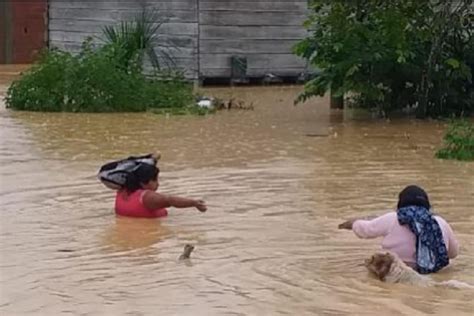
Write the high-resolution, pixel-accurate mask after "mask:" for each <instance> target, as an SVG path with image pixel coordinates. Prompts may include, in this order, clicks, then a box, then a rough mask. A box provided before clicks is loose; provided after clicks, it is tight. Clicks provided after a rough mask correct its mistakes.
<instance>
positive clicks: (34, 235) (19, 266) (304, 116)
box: [0, 87, 474, 315]
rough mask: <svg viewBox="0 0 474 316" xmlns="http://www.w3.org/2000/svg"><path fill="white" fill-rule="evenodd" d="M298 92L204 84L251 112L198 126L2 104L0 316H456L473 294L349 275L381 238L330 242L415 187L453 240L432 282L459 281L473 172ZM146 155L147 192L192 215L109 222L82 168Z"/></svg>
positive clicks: (468, 240)
mask: <svg viewBox="0 0 474 316" xmlns="http://www.w3.org/2000/svg"><path fill="white" fill-rule="evenodd" d="M299 90H300V87H272V88H235V89H228V88H213V89H208V90H207V91H206V92H207V93H211V94H214V95H217V96H221V97H231V96H237V97H239V98H242V99H244V100H246V101H247V102H251V101H253V102H254V104H255V110H254V111H222V112H220V113H218V114H216V115H212V116H206V117H190V116H182V117H166V116H158V115H153V114H63V113H49V114H45V113H19V112H11V111H8V110H5V109H4V108H2V109H1V110H0V135H1V141H0V180H1V181H0V199H1V205H2V207H1V212H0V221H1V232H0V233H1V234H0V235H1V245H0V250H1V253H0V255H1V257H0V266H1V268H0V269H1V270H0V272H1V276H0V282H1V288H0V290H1V295H0V314H2V315H426V314H429V315H431V314H436V315H470V314H472V312H473V310H474V303H473V299H474V291H471V290H453V289H441V288H418V287H414V286H406V285H388V284H383V283H381V282H379V281H377V280H375V279H373V278H372V277H370V276H369V275H368V274H367V272H366V271H365V269H364V267H362V266H361V263H362V262H363V260H364V259H365V258H366V257H368V256H369V255H370V254H371V253H372V252H373V251H375V250H377V249H378V247H379V243H380V240H358V239H356V238H355V236H354V235H353V234H352V233H351V232H348V231H338V230H337V224H339V223H340V222H341V221H343V220H344V219H346V218H347V217H353V216H359V215H369V214H381V213H383V212H385V211H387V210H390V209H393V207H394V205H395V203H396V196H397V193H398V192H399V191H400V190H401V189H402V188H403V186H405V185H407V184H411V183H418V184H420V185H422V186H424V187H425V188H426V189H427V190H428V192H429V194H430V196H431V199H432V202H433V204H434V207H435V210H436V211H437V212H438V213H440V214H441V215H442V216H443V217H445V218H446V219H447V220H448V221H449V222H450V223H451V225H452V227H453V229H454V230H455V232H456V234H457V237H458V239H459V240H460V243H461V253H460V255H459V257H458V258H457V259H455V260H453V261H452V265H451V266H450V267H449V268H447V269H445V270H444V271H442V272H440V273H438V274H437V275H436V276H435V278H436V279H437V280H448V279H456V280H460V281H464V282H468V283H471V284H474V269H473V268H474V238H473V236H474V233H473V231H474V200H473V197H474V186H473V183H474V164H472V163H471V164H470V163H461V162H456V161H441V160H436V159H434V158H433V153H434V151H435V149H436V148H438V147H439V146H440V145H441V139H442V135H443V130H444V128H445V125H444V124H443V123H439V122H432V121H427V122H417V121H410V120H395V121H391V122H388V121H380V120H370V119H365V118H360V117H357V116H356V117H348V115H347V113H349V112H346V113H345V114H343V113H331V112H330V111H329V110H328V108H327V100H326V99H314V100H312V101H311V102H310V103H311V104H307V105H304V106H298V107H296V108H295V107H294V106H293V105H292V101H293V99H294V97H295V96H296V94H297V93H298V92H299ZM308 134H310V135H312V136H311V137H310V136H307V135H308ZM326 134H327V136H320V135H326ZM315 135H319V136H315ZM155 149H159V150H160V151H161V152H162V154H163V158H162V161H161V162H160V167H161V169H162V173H161V188H160V190H161V191H162V192H166V193H173V194H182V195H186V196H190V197H196V198H203V199H205V200H206V201H207V202H208V205H209V210H208V212H207V213H205V214H200V213H199V212H198V211H197V210H174V209H172V210H171V211H170V216H169V217H167V218H165V219H161V220H141V219H128V218H116V217H115V215H114V213H113V193H112V192H111V191H109V190H107V189H105V188H104V187H103V186H101V184H99V183H98V181H97V180H96V178H95V173H96V171H97V168H98V167H99V166H100V165H101V164H102V163H104V162H106V161H108V160H111V159H116V158H121V157H123V156H127V155H129V154H138V153H147V152H150V151H152V150H155ZM186 243H191V244H194V245H196V249H195V251H194V252H193V254H192V258H191V261H189V262H187V263H185V262H180V261H178V260H177V258H178V256H179V255H180V253H181V251H182V247H183V246H184V245H185V244H186Z"/></svg>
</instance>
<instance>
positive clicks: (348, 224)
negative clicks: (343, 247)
mask: <svg viewBox="0 0 474 316" xmlns="http://www.w3.org/2000/svg"><path fill="white" fill-rule="evenodd" d="M356 220H357V219H350V220H347V221H345V222H344V223H342V224H339V226H338V228H339V229H352V224H354V222H355V221H356Z"/></svg>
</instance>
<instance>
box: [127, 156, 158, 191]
mask: <svg viewBox="0 0 474 316" xmlns="http://www.w3.org/2000/svg"><path fill="white" fill-rule="evenodd" d="M159 173H160V169H158V168H157V167H156V166H154V165H150V164H147V163H142V164H140V165H139V166H138V167H137V169H135V170H134V171H132V172H131V173H130V174H129V175H128V176H127V181H126V182H125V189H127V191H128V192H130V193H131V192H135V191H136V190H139V189H145V190H152V191H156V190H157V189H158V186H159V182H158V174H159Z"/></svg>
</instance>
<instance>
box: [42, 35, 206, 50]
mask: <svg viewBox="0 0 474 316" xmlns="http://www.w3.org/2000/svg"><path fill="white" fill-rule="evenodd" d="M88 36H92V37H93V38H94V39H95V40H96V42H97V43H100V42H101V41H102V38H103V36H102V32H100V31H99V32H93V33H91V32H73V31H50V32H49V37H50V40H51V41H55V42H59V41H65V42H76V43H82V42H83V41H84V40H85V39H86V38H87V37H88ZM157 44H159V45H162V46H170V47H179V48H181V47H182V48H195V47H197V39H196V37H194V36H190V35H181V36H180V35H167V34H160V35H159V36H158V41H157Z"/></svg>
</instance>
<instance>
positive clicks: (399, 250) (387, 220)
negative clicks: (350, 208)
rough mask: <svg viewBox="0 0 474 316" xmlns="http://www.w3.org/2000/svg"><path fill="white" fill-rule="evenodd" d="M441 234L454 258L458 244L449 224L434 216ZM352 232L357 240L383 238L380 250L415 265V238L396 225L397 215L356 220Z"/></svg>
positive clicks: (394, 213) (450, 255)
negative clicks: (391, 253) (389, 252)
mask: <svg viewBox="0 0 474 316" xmlns="http://www.w3.org/2000/svg"><path fill="white" fill-rule="evenodd" d="M434 218H435V219H436V221H437V222H438V225H439V227H440V228H441V232H442V233H443V239H444V243H445V244H446V248H447V249H448V256H449V258H455V257H456V256H457V255H458V252H459V244H458V241H457V240H456V237H455V236H454V233H453V230H452V229H451V227H450V226H449V224H448V223H447V222H446V221H445V220H444V219H443V218H441V217H439V216H434ZM352 230H353V231H354V233H355V234H356V235H357V236H358V237H359V238H376V237H384V238H383V240H382V248H383V249H385V250H389V251H391V252H394V253H396V254H397V255H398V256H399V257H400V259H402V260H403V261H404V262H405V263H407V264H409V265H413V264H415V263H416V237H415V234H413V233H412V232H411V231H410V229H409V228H408V227H407V226H405V225H403V226H402V225H400V224H399V223H398V218H397V213H396V212H390V213H387V214H385V215H382V216H379V217H377V218H375V219H372V220H357V221H355V222H354V223H353V225H352Z"/></svg>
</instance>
